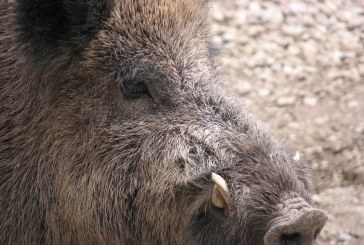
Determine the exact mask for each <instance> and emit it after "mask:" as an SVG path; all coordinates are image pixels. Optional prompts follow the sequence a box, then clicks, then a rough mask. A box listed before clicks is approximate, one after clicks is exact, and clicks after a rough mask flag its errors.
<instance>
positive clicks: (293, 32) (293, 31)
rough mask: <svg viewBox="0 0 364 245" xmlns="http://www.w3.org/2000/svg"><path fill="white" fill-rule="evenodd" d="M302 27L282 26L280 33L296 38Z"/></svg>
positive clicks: (301, 31)
mask: <svg viewBox="0 0 364 245" xmlns="http://www.w3.org/2000/svg"><path fill="white" fill-rule="evenodd" d="M303 30H304V29H303V27H302V26H299V25H283V26H282V31H283V33H284V34H286V35H289V36H292V37H298V36H300V35H301V34H302V33H303Z"/></svg>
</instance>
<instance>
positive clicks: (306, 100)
mask: <svg viewBox="0 0 364 245" xmlns="http://www.w3.org/2000/svg"><path fill="white" fill-rule="evenodd" d="M303 104H305V105H308V106H315V105H316V104H317V98H315V97H305V98H304V99H303Z"/></svg>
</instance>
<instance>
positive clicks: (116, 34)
mask: <svg viewBox="0 0 364 245" xmlns="http://www.w3.org/2000/svg"><path fill="white" fill-rule="evenodd" d="M207 12H208V2H207V1H202V0H153V1H151V0H150V1H148V0H120V1H117V0H115V1H113V0H99V1H96V0H73V1H71V0H52V1H51V0H48V1H47V0H18V1H15V2H13V1H12V2H8V1H5V0H0V244H245V245H250V244H254V245H259V244H263V236H264V234H265V232H266V231H267V229H268V228H269V223H270V221H271V220H272V219H273V218H274V217H275V216H276V215H277V205H278V204H279V203H280V202H281V200H282V198H283V197H284V195H297V196H301V197H303V198H304V199H306V200H307V202H310V197H309V191H308V190H309V181H308V170H307V168H308V167H307V166H308V165H307V164H306V163H305V162H302V161H293V160H292V157H293V155H294V154H293V152H292V150H291V149H289V147H287V146H286V145H285V144H281V143H279V142H278V141H277V140H276V139H275V138H274V136H272V134H271V133H270V132H269V131H268V130H266V129H265V128H264V127H263V126H262V125H261V124H260V123H259V122H257V120H256V119H254V118H253V117H252V116H250V115H249V114H248V113H247V112H246V110H245V109H244V107H242V105H240V103H238V102H237V100H235V99H234V98H233V97H231V96H230V95H229V94H228V93H226V92H225V90H224V89H223V87H222V85H221V78H220V77H219V76H218V74H217V71H216V67H215V64H214V55H215V52H214V47H213V45H212V43H211V42H210V40H209V25H208V17H207ZM212 172H215V173H217V174H219V175H221V176H222V177H223V178H224V179H225V180H226V181H227V183H228V186H229V189H230V192H231V204H230V210H229V214H228V215H226V214H225V213H224V212H222V211H221V210H219V209H217V208H215V207H213V206H212V205H211V193H212V188H213V182H212V181H211V179H210V176H211V173H212ZM292 193H293V194H292Z"/></svg>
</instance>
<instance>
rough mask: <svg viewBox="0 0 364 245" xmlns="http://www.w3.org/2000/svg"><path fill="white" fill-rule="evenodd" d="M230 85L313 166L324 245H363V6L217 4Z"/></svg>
mask: <svg viewBox="0 0 364 245" xmlns="http://www.w3.org/2000/svg"><path fill="white" fill-rule="evenodd" d="M211 5H212V6H211V15H212V19H213V23H214V24H213V27H212V29H213V34H214V38H213V39H214V43H215V44H216V46H217V47H218V48H219V49H221V50H222V53H221V58H220V60H219V62H220V64H221V65H220V69H221V72H222V73H223V74H224V76H225V78H226V81H227V86H228V87H231V88H232V89H233V90H234V91H235V92H236V93H237V94H238V95H239V96H241V98H242V99H243V100H245V101H246V103H247V104H248V105H249V108H250V110H251V111H252V113H253V114H255V115H256V116H257V117H258V118H260V119H261V120H262V121H263V122H265V123H266V124H268V126H269V127H270V128H271V129H272V130H273V131H274V132H275V133H276V134H278V135H279V136H280V137H282V138H283V139H287V140H289V141H290V142H291V143H292V145H294V146H295V147H296V148H297V149H298V150H299V151H300V153H301V157H302V158H305V159H308V160H310V161H311V164H312V169H313V183H314V184H313V192H314V196H313V198H314V202H315V204H316V206H318V207H320V208H322V209H324V210H325V211H326V213H327V214H328V216H329V219H328V222H327V225H326V227H325V228H324V230H323V231H322V233H321V235H320V239H319V242H318V244H320V245H322V244H342V245H359V244H361V245H363V244H364V1H363V0H297V1H292V0H271V1H264V0H216V1H214V2H212V4H211Z"/></svg>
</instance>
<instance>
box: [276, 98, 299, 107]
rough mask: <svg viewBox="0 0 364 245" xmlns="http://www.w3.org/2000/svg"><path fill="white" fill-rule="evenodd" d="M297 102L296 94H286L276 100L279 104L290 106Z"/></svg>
mask: <svg viewBox="0 0 364 245" xmlns="http://www.w3.org/2000/svg"><path fill="white" fill-rule="evenodd" d="M295 102H296V97H294V96H284V97H279V98H278V99H277V101H276V104H277V106H288V105H293V104H294V103H295Z"/></svg>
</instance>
